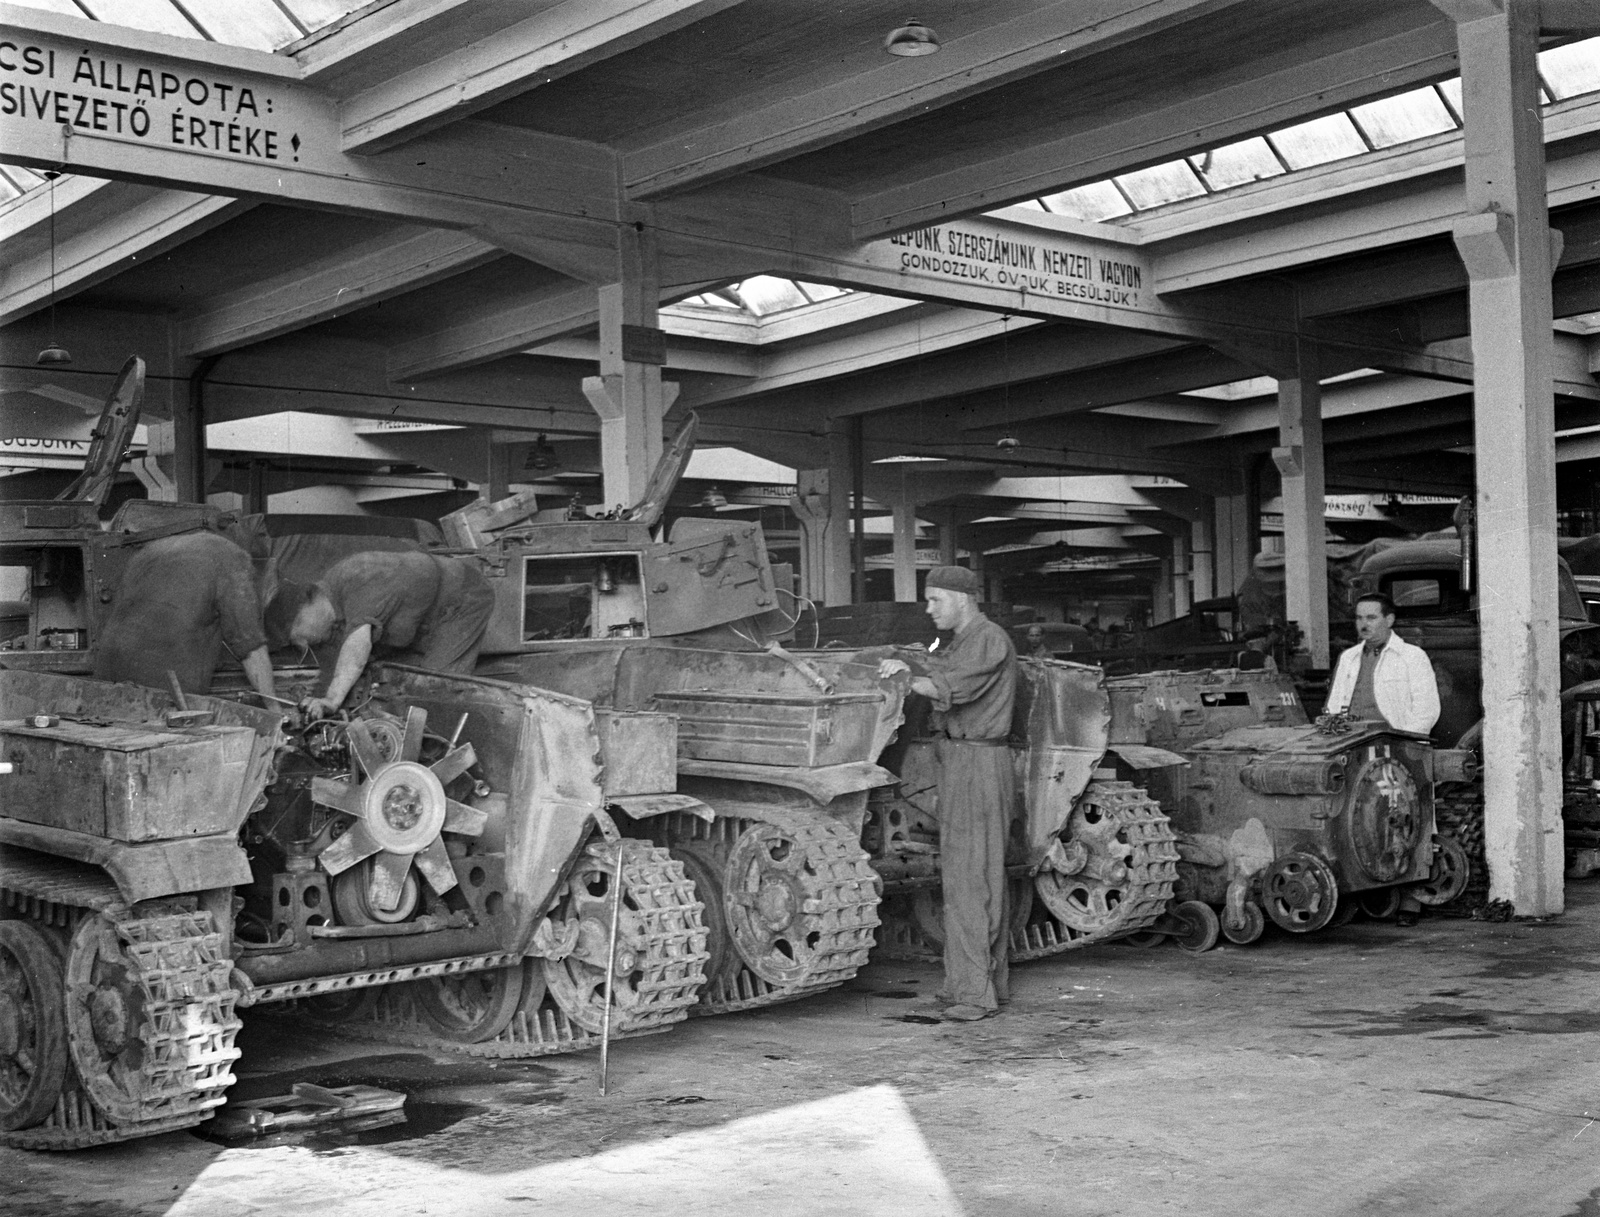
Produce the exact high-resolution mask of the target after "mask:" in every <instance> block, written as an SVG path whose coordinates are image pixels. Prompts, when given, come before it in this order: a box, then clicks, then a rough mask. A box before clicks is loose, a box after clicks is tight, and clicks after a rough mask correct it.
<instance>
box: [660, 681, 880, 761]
mask: <svg viewBox="0 0 1600 1217" xmlns="http://www.w3.org/2000/svg"><path fill="white" fill-rule="evenodd" d="M654 701H655V705H656V706H657V707H658V708H659V709H662V710H667V711H670V712H671V713H673V714H676V715H677V716H678V755H679V756H680V757H685V758H692V759H694V760H700V761H738V762H742V763H744V764H747V765H796V766H800V767H802V768H807V769H815V768H819V767H821V766H824V765H843V764H847V763H849V762H851V761H858V760H862V759H863V757H862V756H861V755H860V754H861V752H862V746H863V741H866V740H870V739H872V737H873V729H874V727H875V725H876V723H877V721H878V711H879V707H880V705H881V699H880V698H879V697H878V695H877V694H875V693H833V694H817V695H814V696H812V695H806V694H783V693H729V692H727V691H725V690H717V691H714V692H701V691H697V690H683V691H679V692H671V693H657V694H656V695H655V698H654Z"/></svg>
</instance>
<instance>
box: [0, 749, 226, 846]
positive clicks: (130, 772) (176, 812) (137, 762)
mask: <svg viewBox="0 0 1600 1217" xmlns="http://www.w3.org/2000/svg"><path fill="white" fill-rule="evenodd" d="M254 742H255V732H253V731H252V730H250V729H249V728H248V727H190V728H185V729H182V730H171V729H167V728H164V727H161V726H157V725H154V724H142V723H131V724H129V723H122V724H100V723H92V722H71V721H63V722H60V723H57V724H56V725H55V726H50V727H32V726H29V725H28V724H27V722H26V721H25V720H11V721H8V722H0V747H3V749H4V757H5V759H6V760H7V761H10V762H11V764H12V766H13V769H12V772H11V775H10V776H9V777H7V778H6V779H5V781H4V783H0V815H5V816H8V817H10V818H12V819H15V820H26V821H28V822H29V823H32V824H48V825H51V826H53V827H56V828H66V829H71V830H74V831H76V832H83V833H90V834H93V835H95V836H101V837H110V838H111V839H113V840H117V841H159V840H164V839H168V838H173V837H190V836H201V835H204V834H207V833H220V832H231V831H232V830H233V829H234V828H235V827H236V826H237V824H238V806H239V799H240V796H241V793H242V791H243V784H244V781H245V777H246V773H247V771H248V769H249V765H250V753H251V747H252V745H253V744H254Z"/></svg>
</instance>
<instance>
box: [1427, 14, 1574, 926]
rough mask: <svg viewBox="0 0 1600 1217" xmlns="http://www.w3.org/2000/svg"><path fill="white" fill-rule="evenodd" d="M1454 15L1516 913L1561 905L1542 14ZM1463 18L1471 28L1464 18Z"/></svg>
mask: <svg viewBox="0 0 1600 1217" xmlns="http://www.w3.org/2000/svg"><path fill="white" fill-rule="evenodd" d="M1460 7H1461V8H1463V9H1465V10H1466V11H1465V12H1464V13H1461V14H1459V15H1457V14H1454V13H1453V14H1452V15H1457V20H1458V25H1457V28H1456V32H1457V37H1458V39H1459V42H1460V46H1461V77H1462V90H1463V100H1464V109H1465V114H1464V116H1463V117H1464V119H1465V126H1466V131H1465V142H1466V212H1467V214H1466V216H1465V217H1464V218H1462V219H1460V220H1458V221H1457V222H1456V227H1455V241H1456V248H1457V250H1458V252H1459V253H1460V255H1461V260H1462V261H1463V262H1464V263H1465V264H1466V268H1467V275H1468V279H1469V281H1470V294H1471V310H1472V358H1473V363H1474V366H1475V368H1476V379H1475V381H1474V385H1473V394H1474V431H1475V434H1474V438H1475V441H1476V446H1477V458H1476V461H1477V481H1478V499H1477V503H1478V570H1479V576H1478V578H1479V587H1480V589H1481V590H1480V592H1479V604H1480V611H1479V625H1480V627H1481V637H1482V648H1483V659H1482V670H1483V704H1484V706H1485V707H1487V708H1488V713H1487V714H1486V716H1485V721H1484V731H1483V751H1484V799H1485V813H1484V818H1485V834H1484V836H1485V846H1486V850H1487V853H1488V860H1489V895H1490V898H1491V899H1494V900H1509V901H1510V902H1511V903H1512V905H1513V906H1514V907H1515V908H1516V911H1517V913H1518V914H1521V915H1524V916H1549V915H1551V914H1554V913H1559V912H1561V910H1562V907H1563V892H1562V864H1563V857H1562V830H1561V799H1562V789H1561V715H1560V706H1559V691H1560V684H1561V656H1560V643H1559V637H1558V633H1557V623H1556V606H1557V593H1556V569H1555V552H1556V536H1555V533H1556V517H1555V500H1556V483H1555V438H1554V432H1555V402H1554V399H1553V397H1552V391H1551V375H1552V371H1553V365H1554V349H1553V348H1554V339H1553V337H1552V334H1551V322H1550V319H1551V314H1552V306H1551V292H1550V275H1551V268H1552V265H1553V263H1554V261H1555V258H1554V257H1553V256H1552V254H1553V251H1552V248H1551V244H1552V243H1551V233H1550V224H1549V214H1548V211H1547V205H1546V197H1545V170H1544V142H1543V132H1542V130H1541V123H1540V115H1539V79H1538V71H1537V60H1536V54H1537V51H1538V47H1539V28H1538V23H1539V13H1538V6H1537V5H1536V4H1534V3H1531V2H1529V0H1512V2H1511V3H1509V4H1507V5H1506V11H1504V12H1500V11H1495V9H1494V8H1493V7H1490V6H1487V5H1481V6H1480V5H1476V4H1472V5H1462V6H1460ZM1463 17H1466V18H1469V19H1465V20H1463V19H1462V18H1463Z"/></svg>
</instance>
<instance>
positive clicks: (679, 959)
mask: <svg viewBox="0 0 1600 1217" xmlns="http://www.w3.org/2000/svg"><path fill="white" fill-rule="evenodd" d="M619 849H620V850H622V851H623V862H622V892H621V899H622V910H621V913H620V915H619V920H618V923H617V957H616V966H615V969H614V972H613V981H612V985H611V1007H612V1017H611V1029H612V1030H613V1031H616V1032H622V1031H639V1030H644V1029H646V1028H650V1027H664V1026H666V1025H668V1024H670V1023H675V1022H677V1021H678V1020H679V1019H681V1018H684V1017H685V1016H686V1014H687V1013H688V1010H689V1007H690V1006H692V1005H694V1004H695V1002H696V1001H698V1000H699V998H700V986H701V985H703V984H704V983H705V979H706V973H705V965H706V959H707V958H708V955H707V952H706V930H705V926H704V924H703V923H702V922H701V920H700V909H701V905H700V902H699V901H698V900H696V899H695V892H694V884H692V883H691V882H689V879H688V877H687V876H686V875H685V874H684V872H683V865H682V864H681V863H680V862H677V861H675V860H674V859H673V858H671V857H670V856H669V855H668V854H667V851H666V850H664V849H660V848H656V847H654V846H651V845H650V844H649V843H648V842H645V841H635V840H629V839H624V840H621V841H618V842H616V843H615V844H610V845H608V844H605V843H603V842H595V843H593V844H591V845H590V846H589V847H588V848H587V849H586V850H585V851H584V853H583V855H582V856H581V857H580V858H579V859H578V861H577V863H575V864H574V866H573V868H572V873H571V874H570V875H568V876H567V881H566V882H565V883H564V884H563V885H562V886H561V888H560V889H559V891H558V895H557V903H556V907H555V909H554V910H553V911H552V912H551V914H550V916H551V918H552V920H554V921H556V922H562V923H566V924H567V926H568V927H570V929H564V930H563V932H562V934H561V935H560V936H561V937H563V938H565V936H566V934H567V933H572V934H575V935H576V943H577V945H576V946H574V947H573V949H572V953H571V954H569V955H567V956H565V957H563V958H561V959H546V960H543V961H541V967H542V969H543V972H544V980H545V983H546V984H547V985H548V986H549V988H550V995H551V996H552V997H554V998H555V1000H556V1004H557V1005H559V1006H560V1007H561V1009H562V1010H564V1011H565V1012H566V1015H567V1017H568V1018H570V1019H571V1020H572V1021H573V1022H574V1023H576V1024H577V1025H578V1026H580V1027H582V1028H583V1029H584V1030H585V1031H595V1032H598V1031H599V1030H600V1026H601V1022H602V1020H603V1018H604V1014H605V990H606V983H605V979H606V978H605V973H606V955H607V950H608V947H609V943H610V938H611V909H612V904H613V886H614V880H615V876H616V861H617V854H616V851H617V850H619ZM573 922H576V923H577V924H576V925H575V926H573V925H571V923H573Z"/></svg>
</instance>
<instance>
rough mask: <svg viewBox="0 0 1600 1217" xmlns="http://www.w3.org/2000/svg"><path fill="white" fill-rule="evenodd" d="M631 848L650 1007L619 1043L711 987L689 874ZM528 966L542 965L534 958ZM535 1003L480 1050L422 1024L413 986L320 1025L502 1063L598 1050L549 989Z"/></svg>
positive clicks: (597, 852) (619, 1024)
mask: <svg viewBox="0 0 1600 1217" xmlns="http://www.w3.org/2000/svg"><path fill="white" fill-rule="evenodd" d="M627 844H628V845H629V846H631V847H633V848H631V849H630V853H631V854H632V855H633V857H632V858H631V859H630V860H629V861H626V862H624V863H623V878H624V886H625V888H626V890H627V891H628V892H629V894H630V895H631V896H632V897H633V899H634V901H635V903H636V904H638V905H639V906H640V907H639V913H640V914H641V916H642V918H643V923H644V934H645V936H646V940H647V946H646V950H645V952H644V958H643V960H642V961H641V966H643V967H644V969H645V971H646V972H647V974H648V975H647V976H646V978H645V979H644V980H642V981H641V982H640V983H639V984H637V985H636V986H635V991H636V992H640V993H641V994H643V995H644V998H645V1000H644V1001H643V1002H641V1006H640V1007H636V1008H635V1009H634V1010H632V1011H629V1012H628V1013H627V1014H625V1015H624V1016H622V1017H621V1018H618V1019H616V1020H615V1021H614V1022H613V1023H612V1028H611V1038H612V1039H613V1040H617V1039H633V1038H637V1037H639V1036H644V1035H658V1034H660V1033H661V1032H663V1031H667V1030H670V1029H671V1027H672V1025H673V1024H674V1023H678V1022H682V1021H683V1019H684V1018H685V1017H686V1016H687V1014H688V1012H689V1011H690V1009H691V1008H692V1007H693V1006H694V1004H695V1003H696V1002H697V1001H698V1000H699V999H700V990H701V987H702V986H703V985H704V984H705V960H706V952H705V933H706V932H705V929H704V928H703V927H702V926H701V925H700V923H699V912H700V909H701V907H702V906H701V904H700V902H699V900H697V899H696V897H695V892H694V886H693V884H691V883H690V881H689V879H688V877H687V876H686V875H685V874H684V873H683V864H682V863H680V862H676V861H674V860H673V859H672V858H670V857H668V856H667V852H666V850H664V849H659V848H653V847H651V846H649V845H647V844H646V843H645V842H642V841H629V842H627ZM589 851H590V854H591V856H593V857H597V858H604V857H606V855H607V854H608V853H609V847H607V846H605V845H602V844H599V843H595V844H593V845H591V846H590V847H589ZM527 965H528V966H529V967H534V968H537V967H540V966H541V965H540V961H539V960H538V959H537V958H534V957H531V956H530V957H529V958H528V961H527ZM537 996H538V999H539V1004H537V1005H536V1006H534V1008H532V1009H528V1008H526V1006H525V1005H524V1006H520V1007H519V1008H518V1009H517V1011H516V1012H515V1013H514V1014H513V1015H512V1016H511V1022H510V1024H509V1025H508V1026H507V1027H506V1028H505V1030H503V1031H501V1032H500V1033H499V1034H498V1035H496V1036H495V1037H493V1038H492V1039H488V1040H483V1041H481V1042H478V1043H466V1042H463V1041H460V1040H453V1039H449V1038H447V1037H445V1036H441V1035H440V1034H439V1033H438V1032H437V1031H435V1030H434V1029H433V1027H432V1025H431V1024H429V1023H428V1021H427V1020H426V1019H425V1018H424V1017H423V1015H422V1012H421V1010H420V1009H419V1008H418V1006H417V1002H416V1000H415V999H414V998H413V996H412V993H411V991H410V986H409V985H389V986H385V987H384V989H383V991H382V992H380V993H379V994H378V997H377V1001H376V1003H375V1004H374V1005H373V1007H372V1009H371V1010H370V1011H369V1012H368V1013H367V1014H366V1016H365V1017H361V1018H356V1019H352V1020H351V1021H349V1022H342V1023H333V1024H329V1023H324V1022H319V1023H318V1025H319V1026H320V1027H323V1028H325V1029H329V1030H333V1031H336V1032H339V1033H341V1034H345V1035H350V1036H354V1037H357V1038H360V1039H366V1040H381V1041H384V1042H387V1043H397V1044H405V1045H408V1046H411V1047H416V1048H426V1049H429V1050H432V1051H437V1052H448V1053H454V1054H456V1055H460V1056H470V1057H491V1058H496V1059H501V1060H519V1059H525V1058H529V1057H537V1056H555V1055H558V1054H561V1053H567V1052H583V1051H585V1050H587V1049H589V1048H598V1047H599V1046H600V1037H599V1036H598V1035H596V1034H593V1033H592V1032H589V1031H586V1030H584V1029H583V1028H582V1027H580V1026H578V1025H577V1024H576V1023H575V1022H573V1021H572V1019H570V1018H569V1017H568V1016H567V1014H566V1013H565V1012H564V1011H562V1010H561V1009H560V1008H559V1007H558V1006H556V1004H555V1002H554V999H552V998H549V997H548V996H547V995H546V994H545V991H544V986H543V985H540V986H538V988H537ZM641 1007H642V1009H641Z"/></svg>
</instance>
